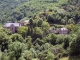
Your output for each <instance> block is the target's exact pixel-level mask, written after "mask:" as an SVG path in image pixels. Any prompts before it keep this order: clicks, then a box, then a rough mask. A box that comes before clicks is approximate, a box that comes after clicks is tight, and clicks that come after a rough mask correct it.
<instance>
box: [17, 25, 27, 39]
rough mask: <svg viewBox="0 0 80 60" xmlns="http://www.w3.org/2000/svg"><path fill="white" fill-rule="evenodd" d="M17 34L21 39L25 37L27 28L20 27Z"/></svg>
mask: <svg viewBox="0 0 80 60" xmlns="http://www.w3.org/2000/svg"><path fill="white" fill-rule="evenodd" d="M18 33H19V34H21V35H22V37H23V38H25V37H27V34H28V27H25V26H21V27H19V28H18Z"/></svg>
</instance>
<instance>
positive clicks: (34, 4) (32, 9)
mask: <svg viewBox="0 0 80 60" xmlns="http://www.w3.org/2000/svg"><path fill="white" fill-rule="evenodd" d="M12 1H13V0H10V1H8V2H6V3H7V4H6V3H5V4H6V5H5V7H6V6H7V7H6V8H2V9H3V10H2V9H0V10H1V11H0V12H1V16H0V17H1V19H0V22H1V23H4V22H7V21H12V22H15V21H19V20H21V19H23V18H24V17H30V16H33V15H35V14H39V13H40V12H41V11H44V10H49V9H54V10H60V11H61V9H62V8H60V6H61V5H63V4H66V3H67V1H68V0H65V1H64V0H59V1H57V2H50V1H48V2H46V1H44V0H43V1H39V0H31V1H29V2H24V1H26V0H24V1H23V2H22V0H14V2H12ZM10 2H12V3H10ZM15 2H16V3H15ZM9 3H10V4H9ZM2 4H3V3H2ZM8 4H9V5H8ZM3 5H4V4H3ZM8 6H9V7H8ZM1 7H2V6H1ZM63 10H64V9H62V11H63Z"/></svg>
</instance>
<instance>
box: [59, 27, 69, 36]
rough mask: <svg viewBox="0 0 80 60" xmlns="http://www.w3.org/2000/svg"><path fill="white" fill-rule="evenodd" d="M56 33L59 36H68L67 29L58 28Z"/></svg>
mask: <svg viewBox="0 0 80 60" xmlns="http://www.w3.org/2000/svg"><path fill="white" fill-rule="evenodd" d="M58 32H59V34H64V35H66V34H68V29H67V28H60V29H59V30H58Z"/></svg>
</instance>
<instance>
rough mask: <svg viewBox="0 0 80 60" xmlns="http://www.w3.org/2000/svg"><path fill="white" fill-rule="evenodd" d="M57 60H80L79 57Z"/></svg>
mask: <svg viewBox="0 0 80 60" xmlns="http://www.w3.org/2000/svg"><path fill="white" fill-rule="evenodd" d="M59 60H80V56H72V57H63V58H61V59H59Z"/></svg>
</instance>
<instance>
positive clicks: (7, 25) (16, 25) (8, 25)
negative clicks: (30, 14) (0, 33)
mask: <svg viewBox="0 0 80 60" xmlns="http://www.w3.org/2000/svg"><path fill="white" fill-rule="evenodd" d="M11 25H14V26H15V27H19V26H21V24H20V23H6V24H5V25H4V27H10V26H11Z"/></svg>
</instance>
